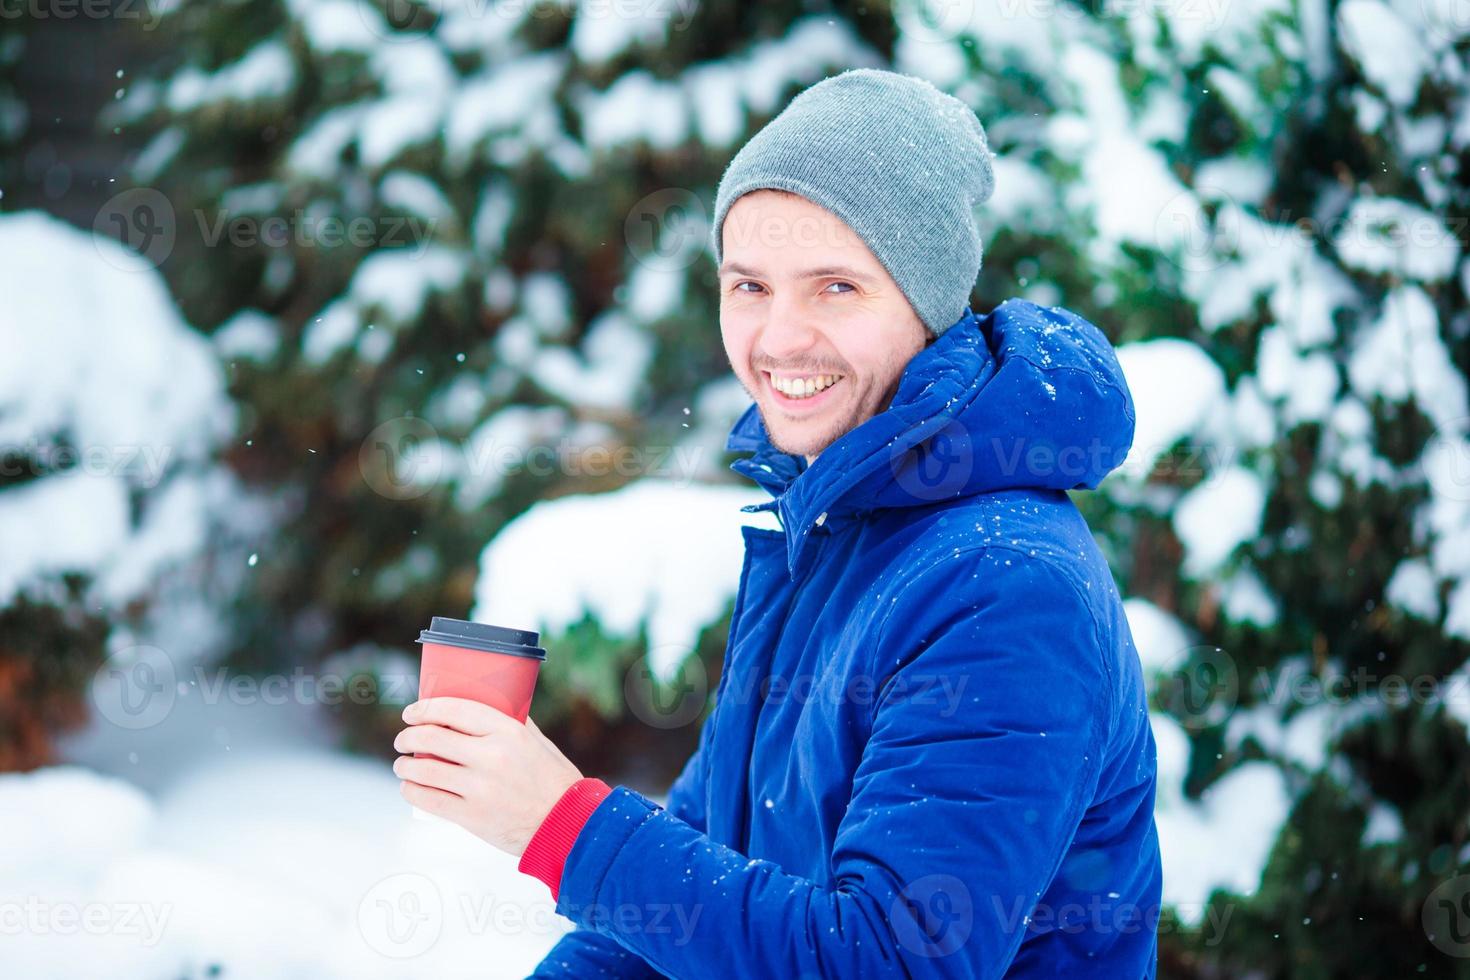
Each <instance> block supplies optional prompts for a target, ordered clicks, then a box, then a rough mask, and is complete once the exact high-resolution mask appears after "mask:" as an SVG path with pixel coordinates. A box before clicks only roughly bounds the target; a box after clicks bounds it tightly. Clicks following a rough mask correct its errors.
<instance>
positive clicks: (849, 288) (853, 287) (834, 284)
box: [822, 282, 857, 292]
mask: <svg viewBox="0 0 1470 980" xmlns="http://www.w3.org/2000/svg"><path fill="white" fill-rule="evenodd" d="M833 286H846V287H847V291H848V292H853V291H855V290H856V289H857V287H856V286H854V285H853V284H852V283H850V282H834V283H828V285H827V289H831V288H832V287H833ZM827 289H824V290H822V291H823V292H826V291H827Z"/></svg>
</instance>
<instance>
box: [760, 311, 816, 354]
mask: <svg viewBox="0 0 1470 980" xmlns="http://www.w3.org/2000/svg"><path fill="white" fill-rule="evenodd" d="M769 310H770V314H769V317H768V319H767V320H766V324H765V326H764V327H763V328H762V329H761V335H760V348H761V350H763V351H764V352H765V354H766V356H767V357H769V358H771V359H772V360H773V361H778V362H784V361H787V360H790V359H794V358H796V357H799V356H800V355H801V354H804V353H806V352H807V351H809V350H811V349H812V346H813V345H814V344H815V343H816V341H817V338H818V336H819V335H818V333H817V329H816V327H815V326H813V324H812V323H811V320H810V319H809V317H808V314H807V311H806V310H804V309H802V307H801V306H800V304H797V303H793V302H784V301H782V300H779V299H778V300H776V301H774V302H772V303H771V305H770V307H769Z"/></svg>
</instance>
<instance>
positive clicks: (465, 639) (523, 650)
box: [418, 616, 546, 660]
mask: <svg viewBox="0 0 1470 980" xmlns="http://www.w3.org/2000/svg"><path fill="white" fill-rule="evenodd" d="M418 641H419V642H420V643H443V644H447V645H449V646H456V647H464V648H466V649H468V650H484V651H486V652H487V653H508V654H510V655H511V656H513V657H530V658H531V659H533V660H545V659H546V651H545V650H543V649H541V648H540V647H539V646H537V645H536V644H537V643H539V642H540V641H541V634H540V633H538V632H536V631H535V630H517V629H511V628H510V627H508V626H491V625H490V624H489V623H472V622H470V621H469V620H466V619H451V618H449V617H448V616H435V617H434V619H433V621H432V622H431V623H430V624H429V628H428V629H426V630H424V631H422V632H421V633H419V639H418Z"/></svg>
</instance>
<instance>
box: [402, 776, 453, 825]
mask: <svg viewBox="0 0 1470 980" xmlns="http://www.w3.org/2000/svg"><path fill="white" fill-rule="evenodd" d="M398 792H399V793H400V794H401V795H402V796H403V798H404V799H405V800H407V801H408V802H409V803H410V804H412V805H413V806H416V807H418V808H419V809H420V810H423V811H424V812H425V813H432V814H434V815H436V816H441V817H448V816H452V815H453V814H454V813H457V812H458V810H459V806H460V804H462V803H463V802H464V800H462V799H460V798H459V797H458V796H455V795H454V794H453V793H446V792H444V791H443V790H442V789H435V788H434V787H432V786H425V785H423V784H422V783H414V782H410V781H408V780H404V781H403V782H401V783H399V784H398Z"/></svg>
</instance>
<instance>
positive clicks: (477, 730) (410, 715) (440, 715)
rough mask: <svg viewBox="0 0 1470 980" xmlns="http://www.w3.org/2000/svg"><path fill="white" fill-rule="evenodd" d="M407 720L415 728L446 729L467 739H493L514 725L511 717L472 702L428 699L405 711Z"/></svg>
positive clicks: (452, 699) (467, 700)
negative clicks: (467, 736) (478, 737)
mask: <svg viewBox="0 0 1470 980" xmlns="http://www.w3.org/2000/svg"><path fill="white" fill-rule="evenodd" d="M403 720H404V721H407V722H409V723H410V724H414V725H422V724H430V725H443V726H444V727H446V728H453V729H454V730H456V731H460V732H464V733H465V734H466V735H489V734H492V733H493V732H498V731H504V730H505V726H506V725H508V724H514V722H513V721H512V719H511V718H510V717H509V716H508V715H503V714H501V713H500V712H499V711H496V710H495V709H494V708H492V707H490V706H489V705H488V704H481V703H480V702H479V701H471V700H470V699H469V698H424V699H423V700H422V701H415V702H414V703H413V704H411V705H409V706H408V707H407V708H405V709H403Z"/></svg>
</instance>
